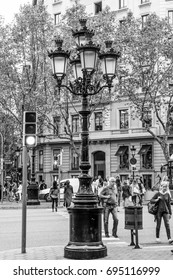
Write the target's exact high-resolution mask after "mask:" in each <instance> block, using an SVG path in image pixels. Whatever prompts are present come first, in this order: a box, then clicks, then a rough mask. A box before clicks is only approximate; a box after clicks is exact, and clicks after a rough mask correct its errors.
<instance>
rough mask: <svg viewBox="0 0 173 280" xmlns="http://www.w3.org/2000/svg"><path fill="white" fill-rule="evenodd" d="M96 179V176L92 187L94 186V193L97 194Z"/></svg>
mask: <svg viewBox="0 0 173 280" xmlns="http://www.w3.org/2000/svg"><path fill="white" fill-rule="evenodd" d="M96 180H97V179H96V178H94V179H93V181H92V184H91V187H92V191H93V193H94V194H96V195H97V182H96Z"/></svg>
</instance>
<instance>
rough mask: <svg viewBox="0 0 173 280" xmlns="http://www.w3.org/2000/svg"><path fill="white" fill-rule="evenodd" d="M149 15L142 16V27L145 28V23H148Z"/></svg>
mask: <svg viewBox="0 0 173 280" xmlns="http://www.w3.org/2000/svg"><path fill="white" fill-rule="evenodd" d="M148 16H149V14H147V15H143V16H141V18H142V27H144V25H145V23H146V22H147V19H148Z"/></svg>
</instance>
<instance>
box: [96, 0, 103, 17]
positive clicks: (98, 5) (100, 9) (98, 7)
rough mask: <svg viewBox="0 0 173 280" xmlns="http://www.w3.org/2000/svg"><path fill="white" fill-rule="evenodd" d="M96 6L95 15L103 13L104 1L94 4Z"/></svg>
mask: <svg viewBox="0 0 173 280" xmlns="http://www.w3.org/2000/svg"><path fill="white" fill-rule="evenodd" d="M94 5H95V15H97V14H98V13H99V12H101V11H102V1H101V2H97V3H94Z"/></svg>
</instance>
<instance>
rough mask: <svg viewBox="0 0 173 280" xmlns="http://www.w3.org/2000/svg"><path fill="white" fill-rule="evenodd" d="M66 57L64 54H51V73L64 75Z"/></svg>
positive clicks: (59, 75) (58, 75)
mask: <svg viewBox="0 0 173 280" xmlns="http://www.w3.org/2000/svg"><path fill="white" fill-rule="evenodd" d="M67 62H68V58H67V56H65V55H61V56H60V55H54V56H52V71H53V75H55V76H57V77H63V76H64V75H66V71H67Z"/></svg>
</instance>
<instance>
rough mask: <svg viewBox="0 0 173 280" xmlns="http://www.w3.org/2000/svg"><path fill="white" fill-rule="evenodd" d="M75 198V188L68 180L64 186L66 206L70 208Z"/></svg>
mask: <svg viewBox="0 0 173 280" xmlns="http://www.w3.org/2000/svg"><path fill="white" fill-rule="evenodd" d="M72 196H73V187H72V186H71V185H70V181H69V180H67V181H66V182H65V184H64V206H65V207H70V205H71V201H72Z"/></svg>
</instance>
